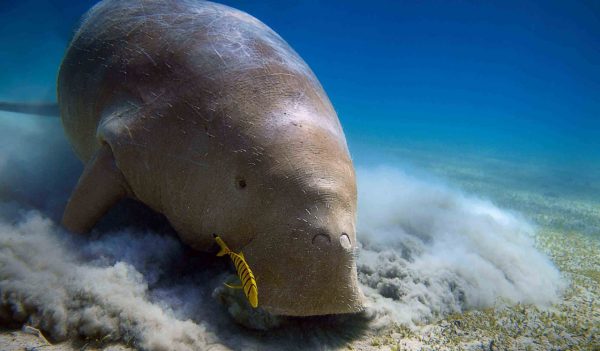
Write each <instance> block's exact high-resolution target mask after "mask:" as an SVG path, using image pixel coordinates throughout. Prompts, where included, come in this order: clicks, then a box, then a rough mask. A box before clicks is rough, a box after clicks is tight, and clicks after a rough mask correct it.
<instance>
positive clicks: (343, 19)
mask: <svg viewBox="0 0 600 351" xmlns="http://www.w3.org/2000/svg"><path fill="white" fill-rule="evenodd" d="M223 2H224V3H225V4H228V5H231V6H233V7H237V8H240V9H242V10H245V11H247V12H249V13H250V14H252V15H254V16H255V17H257V18H259V19H260V20H262V21H263V22H265V23H266V24H268V25H269V26H271V27H272V28H273V29H274V30H275V31H277V32H278V33H279V34H280V35H281V36H282V37H283V38H285V39H286V40H287V41H288V42H289V43H290V44H291V46H292V47H294V48H295V49H296V51H298V52H299V53H300V55H301V56H302V57H303V58H304V59H305V60H306V61H307V62H308V64H309V65H310V66H311V68H312V69H313V70H314V71H315V73H316V74H317V76H318V78H319V79H320V81H321V83H322V84H323V86H324V87H325V90H326V91H327V93H328V94H329V96H330V98H331V100H332V102H333V104H334V106H335V108H336V110H337V112H338V114H339V117H340V120H341V121H342V124H343V126H344V129H345V131H346V134H347V138H348V142H349V145H350V149H351V152H352V154H353V158H354V160H355V162H356V164H357V165H358V166H361V165H366V166H368V165H371V164H377V163H382V162H383V163H394V164H398V165H402V166H403V167H415V168H419V169H425V170H427V171H430V172H433V173H436V174H437V175H439V176H441V177H443V178H446V179H450V180H451V181H452V180H455V181H457V182H458V183H461V184H460V185H461V186H463V187H464V186H466V187H467V188H468V187H469V186H470V185H471V186H472V185H473V184H471V183H468V182H466V181H465V175H464V174H462V175H461V174H460V172H458V171H457V170H459V169H477V170H479V174H480V175H481V177H480V179H479V181H485V179H488V182H489V181H491V180H490V179H492V178H494V177H495V179H496V182H498V184H497V186H508V185H507V184H510V186H511V187H513V188H528V189H533V190H535V191H537V192H538V193H541V194H552V195H554V196H561V197H571V198H574V199H575V198H576V199H582V200H585V201H588V203H589V204H592V205H600V203H599V202H598V201H599V200H597V199H600V185H599V184H600V181H599V180H600V102H599V101H600V99H599V97H600V96H599V94H600V3H598V2H573V1H569V2H566V1H539V2H528V3H522V2H518V1H503V2H498V3H478V2H436V1H419V2H406V3H405V2H392V1H378V0H376V1H369V2H364V1H316V0H308V1H285V2H280V1H274V0H269V1H241V0H227V1H223ZM93 3H94V1H77V2H72V1H64V0H60V1H59V0H52V1H40V0H26V1H19V2H7V1H3V2H2V3H0V42H2V45H3V50H2V54H1V55H0V66H1V67H3V69H2V70H1V71H0V100H20V101H23V100H31V101H39V100H47V101H52V100H55V79H56V74H57V68H58V66H59V64H60V60H61V58H62V54H63V52H64V49H65V47H66V45H67V43H68V40H69V38H70V36H71V35H72V33H73V30H74V28H76V26H77V22H78V20H79V17H80V16H81V14H82V13H83V12H84V11H85V10H86V9H87V8H89V7H90V6H91V5H92V4H93ZM31 123H34V122H31ZM442 164H452V165H453V168H452V169H453V170H454V171H449V170H448V169H447V167H446V168H445V169H444V170H440V165H442ZM457 172H458V173H457ZM463 173H464V172H463ZM500 174H501V175H502V176H499V175H500ZM486 177H487V178H486ZM489 188H493V186H490V187H488V190H489ZM473 190H475V191H480V192H486V189H484V188H482V187H479V188H477V189H473ZM493 193H494V191H487V193H486V194H484V195H489V196H492V197H493V196H494V194H493ZM499 200H500V201H501V199H499Z"/></svg>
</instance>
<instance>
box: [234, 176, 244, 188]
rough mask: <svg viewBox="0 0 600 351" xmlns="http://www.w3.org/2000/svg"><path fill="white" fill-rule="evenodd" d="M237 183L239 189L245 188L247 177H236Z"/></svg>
mask: <svg viewBox="0 0 600 351" xmlns="http://www.w3.org/2000/svg"><path fill="white" fill-rule="evenodd" d="M235 185H236V186H237V187H238V189H244V188H245V187H246V179H244V178H242V177H237V178H235Z"/></svg>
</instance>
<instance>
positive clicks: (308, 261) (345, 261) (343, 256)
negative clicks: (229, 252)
mask: <svg viewBox="0 0 600 351" xmlns="http://www.w3.org/2000/svg"><path fill="white" fill-rule="evenodd" d="M261 244H264V243H262V242H261V240H260V239H257V240H255V241H252V242H250V243H249V244H247V245H246V246H245V247H244V248H243V252H244V256H245V257H246V260H247V262H248V265H249V266H250V267H251V269H252V271H253V272H254V275H255V277H256V281H257V286H258V307H260V308H262V309H264V310H266V311H267V312H269V313H272V314H275V315H286V316H314V315H326V314H343V313H356V312H360V311H362V310H363V300H364V297H363V294H362V292H361V290H360V288H359V286H358V278H357V273H356V264H355V262H354V258H353V256H352V255H351V254H348V251H347V250H343V248H342V250H340V251H335V252H324V251H323V250H311V248H312V247H314V245H312V244H311V245H310V246H308V247H303V246H300V247H294V246H289V245H288V246H287V247H286V246H283V245H282V243H274V242H271V243H269V245H267V246H266V247H264V246H263V245H261ZM302 248H304V250H302Z"/></svg>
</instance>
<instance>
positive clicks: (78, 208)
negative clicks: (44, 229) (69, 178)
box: [62, 144, 128, 233]
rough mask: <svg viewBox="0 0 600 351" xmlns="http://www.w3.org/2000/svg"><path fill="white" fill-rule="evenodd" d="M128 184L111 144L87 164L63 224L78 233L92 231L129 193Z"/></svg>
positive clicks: (68, 204) (64, 216)
mask: <svg viewBox="0 0 600 351" xmlns="http://www.w3.org/2000/svg"><path fill="white" fill-rule="evenodd" d="M127 189H128V187H127V183H126V182H125V178H124V177H123V174H122V173H121V171H120V170H119V168H118V167H117V165H116V163H115V159H114V157H113V153H112V150H111V149H110V146H108V145H107V144H103V145H102V147H101V148H100V149H99V150H98V151H97V152H96V154H95V155H94V157H92V159H91V160H90V161H89V162H88V164H87V165H86V167H85V169H84V171H83V174H82V175H81V177H80V178H79V182H78V183H77V186H76V187H75V190H73V193H72V194H71V198H70V199H69V202H68V203H67V207H66V209H65V212H64V215H63V218H62V224H63V226H64V227H65V228H67V229H68V230H70V231H72V232H76V233H85V232H88V231H89V230H90V229H92V227H93V226H94V224H96V222H97V221H98V220H99V219H100V218H101V217H102V216H103V215H104V214H105V213H106V212H107V211H108V210H109V209H110V208H111V207H112V206H113V205H115V204H116V203H117V202H118V201H119V200H121V199H122V198H124V197H125V196H127V194H128V190H127Z"/></svg>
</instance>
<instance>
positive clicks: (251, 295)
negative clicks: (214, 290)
mask: <svg viewBox="0 0 600 351" xmlns="http://www.w3.org/2000/svg"><path fill="white" fill-rule="evenodd" d="M213 237H214V238H215V240H216V241H217V244H219V246H220V247H221V251H219V253H218V254H217V256H224V255H229V257H231V260H232V261H233V264H234V265H235V269H236V270H237V274H238V277H239V278H240V281H241V282H242V285H237V286H232V285H229V284H227V283H225V285H226V286H227V287H229V288H232V289H244V294H246V297H247V298H248V301H249V302H250V305H251V306H252V307H254V308H256V307H257V306H258V287H257V285H256V279H255V278H254V274H253V273H252V270H251V269H250V266H248V262H246V259H245V258H244V254H243V253H241V252H240V253H239V254H236V253H235V252H233V251H231V250H229V247H227V245H226V244H225V242H224V241H223V239H221V238H220V237H219V236H218V235H217V234H213Z"/></svg>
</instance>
